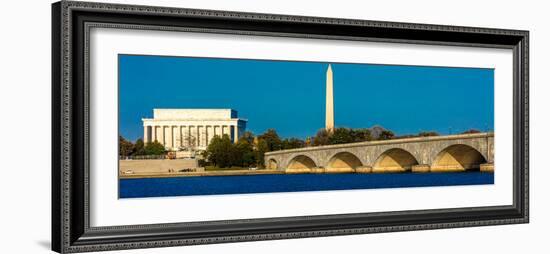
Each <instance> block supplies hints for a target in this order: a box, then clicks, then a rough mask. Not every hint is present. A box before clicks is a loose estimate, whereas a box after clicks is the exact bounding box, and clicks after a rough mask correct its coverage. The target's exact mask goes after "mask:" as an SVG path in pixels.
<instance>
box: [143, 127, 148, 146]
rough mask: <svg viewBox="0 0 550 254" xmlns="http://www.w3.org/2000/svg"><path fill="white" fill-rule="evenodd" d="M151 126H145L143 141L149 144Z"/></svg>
mask: <svg viewBox="0 0 550 254" xmlns="http://www.w3.org/2000/svg"><path fill="white" fill-rule="evenodd" d="M148 129H149V126H147V125H145V126H143V143H145V144H147V142H148V140H149V130H148Z"/></svg>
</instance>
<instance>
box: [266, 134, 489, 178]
mask: <svg viewBox="0 0 550 254" xmlns="http://www.w3.org/2000/svg"><path fill="white" fill-rule="evenodd" d="M493 162H494V133H492V132H489V133H475V134H460V135H448V136H433V137H414V138H403V139H392V140H383V141H368V142H359V143H349V144H338V145H326V146H314V147H306V148H297V149H288V150H280V151H273V152H268V153H265V165H266V167H267V168H268V169H277V170H284V171H285V172H287V173H353V172H355V173H370V172H373V173H382V172H406V171H412V172H446V171H469V170H477V171H479V170H481V171H493V170H494V164H493Z"/></svg>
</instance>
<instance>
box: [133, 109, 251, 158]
mask: <svg viewBox="0 0 550 254" xmlns="http://www.w3.org/2000/svg"><path fill="white" fill-rule="evenodd" d="M142 121H143V141H144V142H146V143H147V142H153V141H155V140H156V141H158V142H160V143H161V144H163V145H164V146H165V147H166V149H167V150H171V151H178V150H205V149H206V147H207V146H208V144H210V141H211V140H212V138H213V137H214V136H215V135H218V136H221V135H224V134H227V135H228V136H229V138H230V139H231V141H232V142H237V140H238V139H239V137H240V136H241V135H242V133H244V131H245V129H246V122H247V120H246V119H242V118H238V116H237V111H235V110H232V109H153V118H143V119H142Z"/></svg>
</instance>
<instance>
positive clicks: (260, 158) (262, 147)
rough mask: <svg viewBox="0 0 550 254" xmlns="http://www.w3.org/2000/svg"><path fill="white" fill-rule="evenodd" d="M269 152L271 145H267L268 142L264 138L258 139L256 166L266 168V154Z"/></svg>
mask: <svg viewBox="0 0 550 254" xmlns="http://www.w3.org/2000/svg"><path fill="white" fill-rule="evenodd" d="M267 152H269V146H268V145H267V142H266V141H265V140H263V139H258V144H257V145H256V150H255V153H256V154H255V156H254V158H255V159H256V166H257V167H258V168H265V164H264V158H265V157H264V154H265V153H267Z"/></svg>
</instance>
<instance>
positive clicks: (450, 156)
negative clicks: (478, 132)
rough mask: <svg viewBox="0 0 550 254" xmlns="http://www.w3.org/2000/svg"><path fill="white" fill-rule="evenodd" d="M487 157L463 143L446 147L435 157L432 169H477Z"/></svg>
mask: <svg viewBox="0 0 550 254" xmlns="http://www.w3.org/2000/svg"><path fill="white" fill-rule="evenodd" d="M486 162H487V159H486V158H485V156H484V155H483V154H482V153H481V152H479V151H478V150H477V149H475V148H473V147H471V146H469V145H464V144H455V145H451V146H448V147H446V148H445V149H443V150H442V151H441V152H439V154H438V155H437V156H436V157H435V159H434V160H433V163H432V171H466V170H479V168H480V165H481V164H483V163H486Z"/></svg>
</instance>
